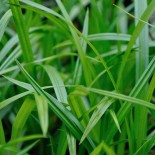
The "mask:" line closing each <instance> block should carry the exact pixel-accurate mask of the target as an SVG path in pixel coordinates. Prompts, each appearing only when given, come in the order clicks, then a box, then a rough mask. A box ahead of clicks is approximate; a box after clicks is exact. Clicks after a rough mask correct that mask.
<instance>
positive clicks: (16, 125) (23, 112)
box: [11, 98, 36, 140]
mask: <svg viewBox="0 0 155 155" xmlns="http://www.w3.org/2000/svg"><path fill="white" fill-rule="evenodd" d="M35 105H36V104H35V102H34V100H32V99H30V98H27V99H25V101H24V103H23V104H22V106H21V108H20V110H19V111H18V113H17V115H16V118H15V120H14V122H13V127H12V133H11V140H13V139H16V138H18V137H20V136H21V133H22V130H23V127H24V125H25V123H26V121H27V119H28V117H29V116H30V114H31V112H32V110H33V109H34V107H35Z"/></svg>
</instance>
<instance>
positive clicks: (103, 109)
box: [80, 97, 115, 143]
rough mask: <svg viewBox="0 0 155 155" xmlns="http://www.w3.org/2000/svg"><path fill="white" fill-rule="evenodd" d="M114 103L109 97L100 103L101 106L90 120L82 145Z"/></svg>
mask: <svg viewBox="0 0 155 155" xmlns="http://www.w3.org/2000/svg"><path fill="white" fill-rule="evenodd" d="M114 101H115V100H114V99H109V98H107V97H106V98H104V99H103V100H101V101H100V103H99V105H98V106H97V107H96V110H95V111H94V112H93V115H92V116H91V118H90V120H89V123H88V125H87V127H86V129H85V131H84V133H83V135H82V138H81V140H80V143H82V142H83V140H84V139H85V138H86V137H87V136H88V134H89V133H90V131H91V130H92V129H93V127H94V126H95V125H96V124H97V122H98V121H99V120H100V118H101V117H102V116H103V114H104V113H105V112H106V110H107V109H108V108H109V107H110V105H111V104H112V103H113V102H114Z"/></svg>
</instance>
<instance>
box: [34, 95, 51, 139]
mask: <svg viewBox="0 0 155 155" xmlns="http://www.w3.org/2000/svg"><path fill="white" fill-rule="evenodd" d="M34 96H35V100H36V103H37V109H38V116H39V120H40V125H41V129H42V132H43V135H44V136H46V134H47V131H48V103H47V100H46V98H45V97H44V96H41V95H38V94H37V93H35V94H34Z"/></svg>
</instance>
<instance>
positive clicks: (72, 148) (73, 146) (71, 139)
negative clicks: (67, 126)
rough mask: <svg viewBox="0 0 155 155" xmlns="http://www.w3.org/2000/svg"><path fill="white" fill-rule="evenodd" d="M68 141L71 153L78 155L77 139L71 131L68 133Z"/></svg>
mask: <svg viewBox="0 0 155 155" xmlns="http://www.w3.org/2000/svg"><path fill="white" fill-rule="evenodd" d="M67 141H68V146H69V152H70V154H71V155H76V139H75V138H74V136H73V134H72V133H70V131H67Z"/></svg>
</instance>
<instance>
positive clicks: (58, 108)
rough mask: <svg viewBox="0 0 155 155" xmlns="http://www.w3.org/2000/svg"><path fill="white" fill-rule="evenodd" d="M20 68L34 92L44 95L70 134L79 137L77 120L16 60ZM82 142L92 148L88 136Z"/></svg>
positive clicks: (80, 129)
mask: <svg viewBox="0 0 155 155" xmlns="http://www.w3.org/2000/svg"><path fill="white" fill-rule="evenodd" d="M16 62H17V64H18V66H19V68H20V70H21V71H22V73H23V74H24V75H25V77H26V78H27V79H28V80H29V82H30V83H31V85H32V86H33V88H34V89H35V90H36V92H37V93H38V94H40V95H42V96H44V97H45V98H46V99H47V101H48V103H49V107H50V108H51V109H52V110H53V111H54V112H55V113H56V115H57V116H58V117H59V118H60V119H61V120H62V122H64V124H65V125H66V126H67V128H69V130H70V131H71V132H72V134H73V135H74V136H75V137H76V138H77V139H80V137H81V136H82V132H83V128H82V126H81V124H80V123H79V121H78V120H77V119H76V118H75V117H74V116H73V115H72V114H71V113H70V112H69V111H68V110H67V109H66V108H65V107H63V105H61V103H60V102H59V101H58V100H56V99H55V98H54V97H53V96H51V95H49V94H47V93H46V92H45V91H44V90H43V89H42V88H41V87H40V86H39V85H38V84H37V83H36V82H35V81H34V79H33V78H32V77H31V76H30V75H29V74H28V73H27V72H26V70H25V69H24V68H23V67H22V66H21V65H20V63H19V62H18V61H16ZM84 144H85V145H86V147H87V149H88V150H89V151H90V150H92V149H93V148H94V144H93V142H92V141H91V139H90V138H88V139H87V140H86V141H85V142H84Z"/></svg>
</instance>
